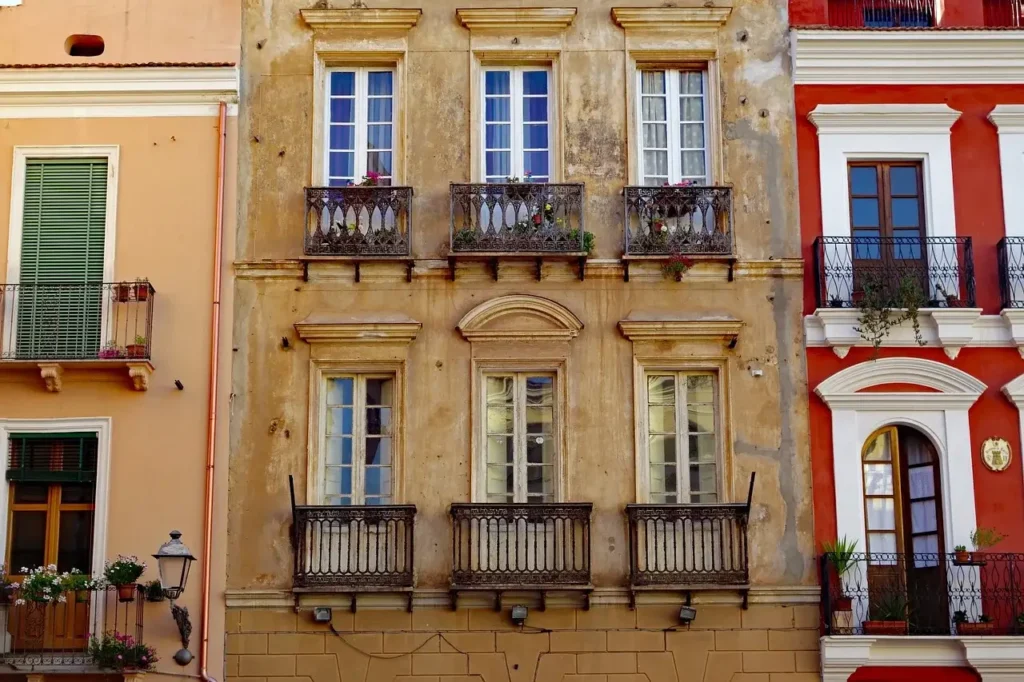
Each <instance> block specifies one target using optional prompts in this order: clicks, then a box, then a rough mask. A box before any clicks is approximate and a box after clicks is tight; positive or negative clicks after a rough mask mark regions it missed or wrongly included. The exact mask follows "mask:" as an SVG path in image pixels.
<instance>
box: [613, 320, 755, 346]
mask: <svg viewBox="0 0 1024 682" xmlns="http://www.w3.org/2000/svg"><path fill="white" fill-rule="evenodd" d="M742 327H743V323H742V322H740V321H739V320H737V319H735V318H732V317H711V316H709V317H672V316H664V315H653V314H650V313H633V312H631V313H630V314H629V315H628V316H627V317H626V319H624V320H621V321H620V322H619V329H620V330H621V331H622V335H623V336H625V337H626V338H627V339H629V340H630V341H634V342H635V341H720V342H722V343H725V344H727V345H729V346H730V347H731V346H733V345H735V343H736V339H737V337H738V336H739V333H740V329H741V328H742Z"/></svg>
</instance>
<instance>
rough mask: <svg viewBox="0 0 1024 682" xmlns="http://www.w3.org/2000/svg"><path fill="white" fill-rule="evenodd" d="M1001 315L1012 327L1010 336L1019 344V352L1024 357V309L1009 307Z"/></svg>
mask: <svg viewBox="0 0 1024 682" xmlns="http://www.w3.org/2000/svg"><path fill="white" fill-rule="evenodd" d="M1000 316H1001V317H1002V318H1003V319H1004V320H1006V325H1007V326H1008V327H1009V328H1010V336H1011V337H1012V338H1013V342H1014V344H1016V346H1017V352H1018V353H1020V356H1021V357H1022V358H1024V310H1021V309H1016V308H1013V309H1009V308H1008V309H1006V310H1004V311H1003V312H1001V313H1000Z"/></svg>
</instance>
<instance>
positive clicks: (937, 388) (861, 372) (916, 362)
mask: <svg viewBox="0 0 1024 682" xmlns="http://www.w3.org/2000/svg"><path fill="white" fill-rule="evenodd" d="M892 385H903V387H908V386H919V387H921V391H919V392H907V391H905V390H904V391H898V392H878V391H872V390H871V389H872V388H875V387H881V386H892ZM985 389H986V386H985V384H984V383H983V382H981V381H979V380H978V379H976V378H974V377H973V376H971V375H970V374H967V373H966V372H963V371H961V370H959V369H957V368H955V367H952V366H950V365H945V364H943V363H941V362H935V361H934V360H922V359H920V358H907V357H903V358H881V359H878V360H867V361H865V362H861V363H858V364H856V365H853V366H852V367H847V368H846V369H844V370H843V371H841V372H838V373H836V374H833V375H832V376H830V377H829V378H828V379H826V380H825V381H823V382H821V383H820V384H818V387H817V388H815V389H814V392H815V393H817V394H818V396H819V397H820V398H821V399H822V400H824V401H825V403H826V404H827V405H829V407H832V408H836V407H840V406H842V407H853V408H855V409H865V410H866V409H874V408H881V407H882V406H886V405H903V406H907V405H913V404H915V403H916V404H918V405H920V404H921V403H926V404H940V403H941V404H942V405H943V406H945V407H954V406H962V407H963V409H967V408H969V407H970V406H971V405H973V404H974V402H975V401H976V400H977V399H978V398H979V397H980V396H981V394H982V393H983V392H984V391H985Z"/></svg>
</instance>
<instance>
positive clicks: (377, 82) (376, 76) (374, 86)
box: [366, 71, 393, 97]
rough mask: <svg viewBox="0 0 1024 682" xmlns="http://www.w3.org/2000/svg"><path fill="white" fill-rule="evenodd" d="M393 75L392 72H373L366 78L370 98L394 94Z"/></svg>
mask: <svg viewBox="0 0 1024 682" xmlns="http://www.w3.org/2000/svg"><path fill="white" fill-rule="evenodd" d="M392 79H393V74H392V73H391V72H390V71H371V72H370V73H368V74H367V76H366V82H367V93H368V94H369V95H370V97H373V96H375V95H390V94H391V93H392V87H393V86H392V83H391V81H392Z"/></svg>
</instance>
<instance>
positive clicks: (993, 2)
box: [984, 0, 1024, 28]
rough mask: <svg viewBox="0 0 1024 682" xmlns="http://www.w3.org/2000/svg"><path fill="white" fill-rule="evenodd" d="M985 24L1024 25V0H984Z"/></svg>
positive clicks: (1011, 26)
mask: <svg viewBox="0 0 1024 682" xmlns="http://www.w3.org/2000/svg"><path fill="white" fill-rule="evenodd" d="M984 11H985V26H987V27H989V28H1022V27H1024V0H984Z"/></svg>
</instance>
